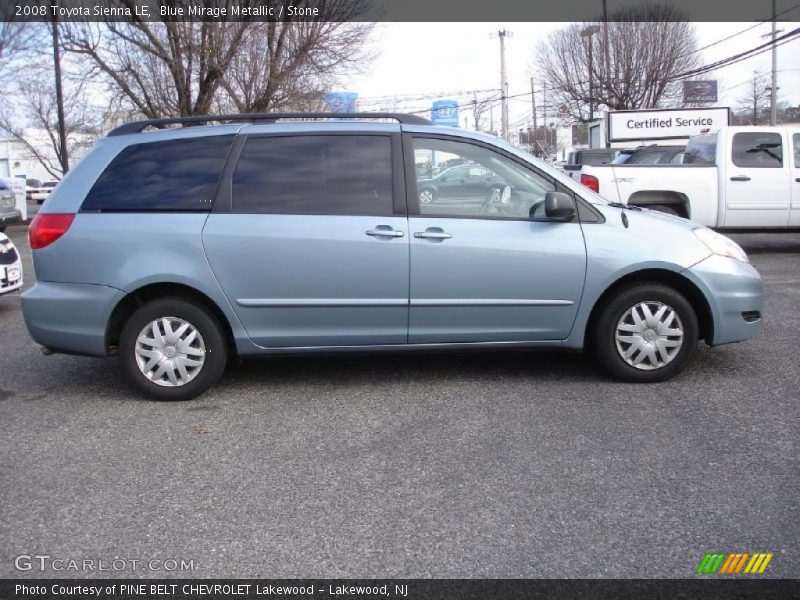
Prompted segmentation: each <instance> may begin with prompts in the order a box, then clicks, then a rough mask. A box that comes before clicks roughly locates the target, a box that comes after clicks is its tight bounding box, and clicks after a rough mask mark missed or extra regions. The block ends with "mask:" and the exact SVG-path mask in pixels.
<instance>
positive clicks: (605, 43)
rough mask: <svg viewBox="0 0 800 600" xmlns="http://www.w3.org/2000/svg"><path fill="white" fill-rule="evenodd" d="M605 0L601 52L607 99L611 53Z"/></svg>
mask: <svg viewBox="0 0 800 600" xmlns="http://www.w3.org/2000/svg"><path fill="white" fill-rule="evenodd" d="M606 4H607V2H606V0H603V54H604V55H605V57H604V58H605V63H606V64H605V67H606V68H605V75H606V93H605V96H604V97H605V98H606V99H607V98H608V97H609V96H610V95H611V53H610V51H609V49H608V7H607V6H606Z"/></svg>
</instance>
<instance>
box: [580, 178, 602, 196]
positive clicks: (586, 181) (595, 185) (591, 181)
mask: <svg viewBox="0 0 800 600" xmlns="http://www.w3.org/2000/svg"><path fill="white" fill-rule="evenodd" d="M581 183H582V184H583V185H585V186H586V187H587V188H589V189H590V190H592V191H593V192H596V193H598V194H599V193H600V182H599V181H597V177H595V176H594V175H583V174H581Z"/></svg>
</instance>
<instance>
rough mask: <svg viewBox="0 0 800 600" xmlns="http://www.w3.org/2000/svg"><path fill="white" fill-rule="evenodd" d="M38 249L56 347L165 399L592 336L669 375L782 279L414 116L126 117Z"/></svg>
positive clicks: (28, 317) (612, 360)
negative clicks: (297, 359) (338, 362)
mask: <svg viewBox="0 0 800 600" xmlns="http://www.w3.org/2000/svg"><path fill="white" fill-rule="evenodd" d="M189 125H192V126H191V127H190V126H189ZM434 184H435V185H434ZM30 243H31V248H32V249H33V260H34V266H35V271H36V279H37V282H36V284H35V285H34V286H33V287H32V288H31V289H29V290H28V291H27V292H25V293H24V294H23V299H22V307H23V311H24V315H25V321H26V323H27V326H28V329H29V331H30V333H31V335H32V336H33V338H34V340H36V341H37V342H38V343H39V344H41V345H42V346H43V350H44V351H45V353H47V354H50V353H55V352H62V353H70V354H82V355H88V356H113V355H119V357H120V358H121V360H122V363H123V365H124V371H125V372H126V374H127V376H128V378H129V379H130V381H131V382H132V384H133V385H134V386H135V387H136V388H138V389H139V390H141V391H143V392H144V393H146V394H147V395H149V396H151V397H153V398H157V399H162V400H182V399H188V398H192V397H194V396H197V395H198V394H200V393H202V392H204V391H205V390H207V389H208V388H209V387H210V386H212V385H213V384H214V383H215V382H216V381H217V379H218V378H219V377H220V375H221V374H222V373H223V370H224V368H225V365H226V363H227V362H228V360H229V359H230V358H231V357H234V356H238V357H247V356H255V355H266V354H289V353H305V352H352V351H406V350H429V349H475V348H478V349H486V350H489V349H503V348H505V349H507V348H564V349H572V350H580V349H583V348H591V350H592V351H593V352H594V354H595V355H596V357H597V359H598V360H599V362H600V364H601V365H602V366H603V367H604V368H605V369H606V370H607V371H608V372H609V373H610V374H612V375H614V376H616V377H618V378H621V379H623V380H627V381H632V382H652V381H662V380H664V379H667V378H669V377H671V376H673V375H675V374H676V373H677V372H678V371H680V370H681V369H682V368H683V367H684V366H685V365H686V364H687V362H688V361H689V359H690V358H691V356H692V353H693V351H694V350H695V348H696V347H697V343H698V340H700V339H702V340H705V341H706V343H708V344H710V345H718V344H724V343H728V342H736V341H740V340H745V339H747V338H749V337H751V336H753V335H754V334H756V333H757V332H758V331H759V330H760V328H761V312H762V305H763V286H762V282H761V279H760V277H759V275H758V273H757V272H756V270H755V269H754V268H753V267H752V266H751V265H750V264H749V262H748V260H747V256H746V255H745V253H744V252H743V251H742V249H741V248H740V247H739V246H737V245H736V244H735V243H734V242H732V241H731V240H729V239H728V238H726V237H724V236H722V235H719V234H717V233H715V232H713V231H711V230H709V229H706V228H702V227H700V226H698V225H696V224H694V223H692V222H691V221H688V220H685V219H681V218H677V217H673V216H668V215H664V214H660V213H655V212H650V211H647V210H641V209H634V208H629V207H624V206H620V205H611V204H609V203H607V202H606V201H605V200H603V199H602V198H601V197H600V196H597V195H596V194H594V193H592V192H591V191H590V190H588V189H586V188H584V187H583V186H580V185H579V184H577V183H575V182H573V181H572V180H571V179H570V178H568V177H566V176H565V175H563V174H561V173H559V172H558V171H556V170H555V169H553V168H552V167H550V166H549V165H547V164H545V163H543V162H541V161H539V160H537V159H535V158H533V157H532V156H530V155H529V154H527V153H525V152H522V151H520V150H519V149H517V148H514V147H513V146H511V145H509V144H507V143H505V142H503V141H500V140H498V139H497V138H494V137H490V136H487V135H483V134H480V133H476V132H471V131H463V130H460V129H454V128H442V127H433V126H431V125H430V124H429V123H428V122H427V121H426V120H425V119H422V118H420V117H417V116H413V115H399V114H383V113H353V114H349V113H348V114H343V113H335V114H331V113H324V114H255V115H233V116H231V115H225V116H208V117H184V118H174V119H159V120H150V121H138V122H135V123H129V124H127V125H123V126H122V127H119V128H117V129H115V130H113V131H112V132H111V133H109V135H108V136H107V137H105V138H104V139H102V140H101V141H100V142H99V143H98V144H97V145H96V147H95V148H94V149H92V150H91V152H89V154H88V155H87V156H86V157H85V158H84V159H83V160H82V161H81V162H80V163H79V164H78V165H77V166H76V167H75V168H74V169H73V170H72V171H71V172H70V173H69V174H68V175H67V176H66V177H65V178H64V179H63V181H62V182H61V183H60V184H59V186H58V187H57V188H56V190H55V191H54V192H53V193H52V194H51V195H50V196H49V197H48V198H47V200H46V201H45V203H44V206H43V207H42V209H41V210H40V211H39V214H38V215H37V217H36V218H35V219H34V221H33V223H32V225H31V228H30Z"/></svg>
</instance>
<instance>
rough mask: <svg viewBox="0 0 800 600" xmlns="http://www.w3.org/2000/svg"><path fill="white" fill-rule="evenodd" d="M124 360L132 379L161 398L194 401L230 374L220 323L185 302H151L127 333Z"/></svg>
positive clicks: (121, 346) (137, 314) (124, 332)
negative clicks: (224, 372)
mask: <svg viewBox="0 0 800 600" xmlns="http://www.w3.org/2000/svg"><path fill="white" fill-rule="evenodd" d="M119 351H120V357H121V358H122V364H123V368H124V370H125V374H126V376H127V378H128V380H129V381H130V382H131V383H132V384H133V386H134V387H135V388H137V389H138V390H139V391H141V392H143V393H144V394H146V395H148V396H150V397H151V398H154V399H156V400H189V399H190V398H194V397H195V396H198V395H200V394H202V393H203V392H205V391H206V390H207V389H208V388H210V387H211V386H212V385H214V383H216V381H217V380H218V379H219V377H220V376H221V375H222V372H223V371H224V370H225V364H226V361H227V346H226V344H225V336H224V334H223V331H222V329H221V327H220V325H219V323H218V322H217V320H216V319H215V318H214V317H213V316H212V315H211V314H210V313H209V312H208V311H207V310H206V309H205V308H204V307H203V306H202V305H200V304H198V303H195V302H193V301H191V300H187V299H183V298H161V299H158V300H153V301H151V302H148V303H147V304H145V305H144V306H142V307H140V308H139V309H138V310H136V312H134V313H133V315H131V317H130V318H129V319H128V321H127V322H126V323H125V326H124V327H123V329H122V333H121V335H120V341H119Z"/></svg>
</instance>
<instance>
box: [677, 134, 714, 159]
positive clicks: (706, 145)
mask: <svg viewBox="0 0 800 600" xmlns="http://www.w3.org/2000/svg"><path fill="white" fill-rule="evenodd" d="M716 157H717V134H716V133H704V134H702V135H695V136H692V137H691V138H689V143H688V144H686V151H685V152H684V155H683V164H685V165H713V164H716Z"/></svg>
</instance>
